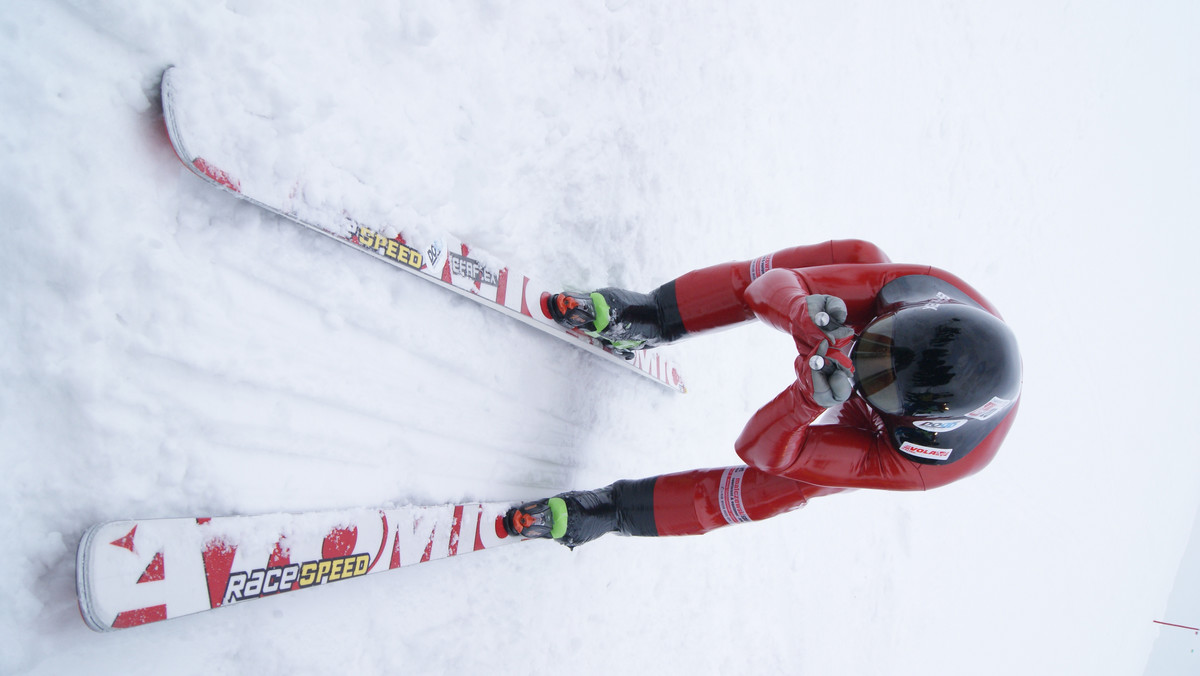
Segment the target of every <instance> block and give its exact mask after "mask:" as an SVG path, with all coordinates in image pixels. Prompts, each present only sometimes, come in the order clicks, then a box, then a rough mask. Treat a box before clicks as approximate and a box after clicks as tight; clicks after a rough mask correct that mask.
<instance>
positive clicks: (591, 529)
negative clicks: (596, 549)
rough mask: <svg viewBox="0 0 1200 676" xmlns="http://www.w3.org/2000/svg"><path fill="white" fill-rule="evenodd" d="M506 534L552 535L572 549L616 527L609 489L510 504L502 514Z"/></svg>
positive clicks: (519, 535)
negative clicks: (518, 504)
mask: <svg viewBox="0 0 1200 676" xmlns="http://www.w3.org/2000/svg"><path fill="white" fill-rule="evenodd" d="M504 529H505V530H506V531H508V534H509V535H514V536H518V537H524V538H553V539H554V540H557V541H558V542H561V543H562V544H564V545H566V546H568V547H570V548H571V549H574V548H576V547H578V546H579V545H581V544H583V543H585V542H591V541H592V540H595V539H596V538H598V537H600V536H601V535H604V534H605V533H611V532H613V531H615V530H617V510H616V506H615V505H614V504H613V496H612V488H611V487H608V488H601V489H599V490H595V491H571V492H569V493H562V494H560V495H556V496H554V497H552V498H546V499H544V500H535V501H534V502H529V503H526V504H523V505H520V506H519V507H513V508H512V509H510V510H508V514H505V515H504Z"/></svg>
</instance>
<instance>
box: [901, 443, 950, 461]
mask: <svg viewBox="0 0 1200 676" xmlns="http://www.w3.org/2000/svg"><path fill="white" fill-rule="evenodd" d="M900 450H901V451H904V452H905V453H907V454H909V455H911V456H913V457H915V458H925V459H926V460H945V459H946V458H949V457H950V454H951V453H953V452H954V449H953V448H931V447H929V446H921V445H920V444H914V443H913V442H911V441H906V442H904V443H902V444H900Z"/></svg>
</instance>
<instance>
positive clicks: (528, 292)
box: [162, 69, 687, 392]
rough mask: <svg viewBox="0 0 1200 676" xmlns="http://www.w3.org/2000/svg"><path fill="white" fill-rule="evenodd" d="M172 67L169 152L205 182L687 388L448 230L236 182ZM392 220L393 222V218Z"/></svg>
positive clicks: (167, 104)
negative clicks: (550, 305)
mask: <svg viewBox="0 0 1200 676" xmlns="http://www.w3.org/2000/svg"><path fill="white" fill-rule="evenodd" d="M174 73H175V71H174V69H168V70H167V71H166V72H165V73H164V74H163V81H162V102H163V116H164V119H165V122H166V127H167V133H168V134H169V136H170V137H171V144H172V145H173V146H174V148H175V153H176V154H177V155H178V156H179V159H180V160H182V161H183V164H184V165H185V166H186V167H187V168H188V169H190V170H191V171H192V172H193V173H194V174H196V175H197V176H199V177H200V178H202V179H204V180H205V181H207V182H208V183H210V184H212V185H214V186H217V187H219V188H222V189H224V190H226V191H228V192H230V193H232V194H234V195H236V196H237V197H239V198H241V199H243V200H246V201H247V202H250V203H252V204H255V205H257V206H259V207H261V208H263V209H266V210H267V211H270V212H272V213H275V214H278V215H280V216H283V217H285V218H288V219H290V220H292V221H295V222H296V223H299V224H300V225H303V226H304V227H306V228H310V229H312V230H315V231H317V232H319V233H321V234H323V235H327V236H329V237H332V238H333V239H336V240H338V241H339V242H342V243H343V244H348V245H350V246H352V247H354V248H356V249H358V250H359V251H364V252H366V253H369V254H371V255H373V256H375V257H376V258H378V259H380V260H383V261H386V262H388V263H390V264H392V265H393V266H395V267H397V268H400V269H401V270H404V271H406V272H409V273H412V274H414V275H415V276H417V277H420V278H421V279H424V280H426V281H429V282H434V283H436V284H438V285H440V286H442V287H444V288H447V289H449V290H451V291H454V292H456V293H458V294H460V295H463V296H466V297H467V298H470V299H472V300H475V301H477V302H479V303H480V304H482V305H484V306H486V307H489V308H492V309H494V310H498V311H500V312H502V313H504V314H506V315H509V316H510V317H514V318H516V319H519V320H521V321H522V322H524V323H526V324H528V325H530V326H533V327H535V328H538V329H541V330H542V331H545V332H546V333H548V334H550V335H553V336H556V337H558V338H562V339H565V340H567V341H568V342H570V343H572V344H574V345H577V346H579V347H582V348H584V349H586V350H588V351H589V352H592V353H593V354H596V355H598V356H600V357H602V358H604V359H607V360H608V361H610V362H612V363H615V364H619V365H620V366H623V367H625V368H629V369H632V370H633V371H635V372H637V373H640V374H641V375H643V376H646V377H648V378H650V379H652V380H654V381H655V382H658V383H659V384H661V385H664V386H666V387H668V388H670V389H673V390H675V391H677V392H686V391H687V388H686V386H685V385H684V381H683V376H682V374H681V373H680V371H679V368H678V366H677V365H676V364H674V363H673V362H672V361H670V360H668V359H667V358H666V357H665V356H664V355H663V354H662V352H661V351H660V350H652V351H642V350H639V351H636V352H635V354H634V357H633V358H632V359H625V358H624V357H622V356H621V355H618V354H616V353H614V352H613V350H612V349H611V348H610V347H608V346H606V345H604V344H603V343H601V342H600V341H598V340H595V339H593V338H592V337H590V336H588V335H586V334H584V333H582V332H579V331H577V330H570V329H567V328H564V327H562V326H560V325H558V324H557V323H555V322H554V320H552V319H551V318H550V316H549V314H548V312H547V310H546V309H545V305H544V303H545V299H547V298H548V297H549V295H550V293H552V290H551V289H550V288H549V287H548V286H546V285H544V284H540V283H538V282H536V281H534V280H533V279H532V278H530V277H529V276H528V275H526V274H524V273H522V272H518V271H515V270H513V269H511V268H509V267H508V266H506V265H503V264H501V263H499V262H498V261H497V260H496V259H495V258H494V257H493V256H490V255H488V254H486V253H484V252H483V251H480V250H479V249H477V248H475V247H472V246H469V245H468V244H467V243H466V242H463V241H462V240H460V239H458V238H457V237H455V236H453V235H450V234H448V233H441V234H435V235H430V234H423V233H417V232H408V231H405V229H404V228H400V231H399V233H398V234H395V235H393V236H390V237H389V236H387V235H385V234H384V231H385V230H386V231H388V232H391V231H394V228H388V227H384V225H383V224H370V223H361V222H359V221H357V220H356V219H355V218H354V216H353V215H352V214H348V213H336V214H333V213H328V212H327V211H323V210H321V209H318V208H314V207H312V206H311V205H309V204H307V203H306V202H305V200H304V197H303V195H304V192H305V191H304V189H303V186H300V185H293V186H291V189H290V190H287V191H286V192H285V193H281V194H266V193H269V192H271V191H270V190H269V189H266V188H264V187H263V186H262V185H252V184H251V182H250V181H245V182H243V181H242V180H241V179H240V178H239V177H237V176H234V175H232V174H231V173H230V172H228V171H226V170H225V169H224V168H222V167H220V166H217V165H216V164H214V163H213V161H212V158H211V157H206V156H205V154H204V152H203V149H198V148H194V147H192V145H191V144H190V142H189V139H188V136H187V129H185V128H183V125H182V124H181V122H180V116H179V115H178V112H179V108H178V106H179V105H180V103H179V101H178V99H179V92H178V90H177V86H176V84H175V79H176V78H175V77H174ZM393 225H394V224H393Z"/></svg>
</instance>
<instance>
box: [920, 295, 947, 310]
mask: <svg viewBox="0 0 1200 676" xmlns="http://www.w3.org/2000/svg"><path fill="white" fill-rule="evenodd" d="M953 300H954V299H953V298H951V297H950V296H947V295H946V294H944V293H942V292H941V291H938V292H937V295H936V296H934V297H933V298H931V299H929V302H928V303H926V304H924V305H922V306H921V309H922V310H936V309H938V306H939V305H941V304H942V303H949V302H952V301H953Z"/></svg>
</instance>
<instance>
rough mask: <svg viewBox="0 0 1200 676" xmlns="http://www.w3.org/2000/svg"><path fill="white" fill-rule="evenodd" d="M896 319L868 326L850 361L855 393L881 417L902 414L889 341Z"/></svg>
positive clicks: (875, 322)
mask: <svg viewBox="0 0 1200 676" xmlns="http://www.w3.org/2000/svg"><path fill="white" fill-rule="evenodd" d="M895 326H896V316H895V315H886V316H884V317H881V318H879V319H876V320H875V321H874V322H872V323H871V324H870V325H869V326H867V328H866V329H865V330H864V331H863V333H862V335H860V336H859V338H858V342H857V343H855V345H854V351H853V353H852V354H851V360H852V361H853V362H854V376H855V378H856V379H857V380H858V387H859V391H860V392H861V393H862V395H863V396H864V397H866V398H867V401H868V402H870V404H871V406H873V407H875V409H876V410H879V411H882V412H884V413H894V414H900V413H903V412H904V411H903V407H902V406H901V404H900V392H899V388H898V387H897V385H896V368H895V364H894V363H893V361H892V338H893V333H894V332H895Z"/></svg>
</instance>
